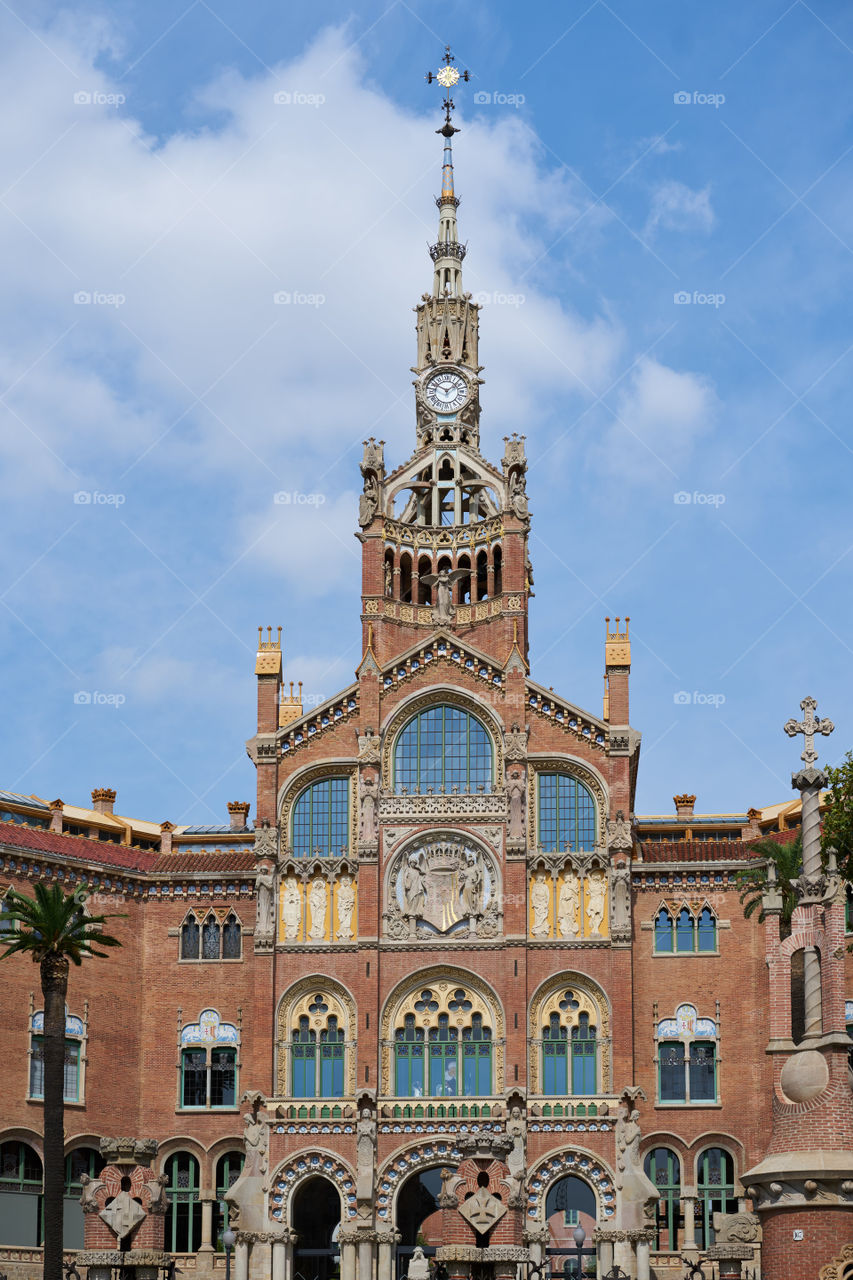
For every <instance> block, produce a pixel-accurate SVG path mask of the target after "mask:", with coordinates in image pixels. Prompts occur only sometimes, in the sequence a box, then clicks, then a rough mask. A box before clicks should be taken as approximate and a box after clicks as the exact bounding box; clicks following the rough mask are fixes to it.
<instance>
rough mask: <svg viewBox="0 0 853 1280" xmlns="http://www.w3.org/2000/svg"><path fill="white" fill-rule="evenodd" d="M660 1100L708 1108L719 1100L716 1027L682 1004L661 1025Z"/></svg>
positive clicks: (708, 1019)
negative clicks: (672, 1015)
mask: <svg viewBox="0 0 853 1280" xmlns="http://www.w3.org/2000/svg"><path fill="white" fill-rule="evenodd" d="M657 1038H658V1100H659V1101H660V1102H679V1103H685V1104H687V1103H692V1104H693V1105H694V1106H696V1105H698V1106H703V1105H707V1104H708V1103H709V1102H716V1101H717V1026H716V1023H715V1022H714V1020H713V1019H712V1018H697V1016H696V1010H695V1008H694V1007H693V1005H690V1004H683V1005H679V1007H678V1009H676V1011H675V1017H674V1018H663V1019H661V1021H660V1022H659V1023H658V1029H657Z"/></svg>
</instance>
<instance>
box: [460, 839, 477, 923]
mask: <svg viewBox="0 0 853 1280" xmlns="http://www.w3.org/2000/svg"><path fill="white" fill-rule="evenodd" d="M459 899H460V902H461V904H462V911H463V914H464V915H466V916H476V915H479V914H480V912H481V911H482V908H483V869H482V867H481V866H480V859H479V858H478V857H477V855H476V853H474V852H473V850H471V849H468V850H466V853H465V861H464V862H463V863H462V866H461V867H460V868H459Z"/></svg>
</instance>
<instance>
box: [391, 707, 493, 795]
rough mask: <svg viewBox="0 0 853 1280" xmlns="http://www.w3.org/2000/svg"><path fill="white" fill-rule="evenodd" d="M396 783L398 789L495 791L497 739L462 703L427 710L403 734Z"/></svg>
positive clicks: (396, 762)
mask: <svg viewBox="0 0 853 1280" xmlns="http://www.w3.org/2000/svg"><path fill="white" fill-rule="evenodd" d="M394 786H395V790H396V791H397V792H398V793H399V792H425V791H451V792H452V791H453V790H456V791H460V792H469V793H470V792H475V791H491V789H492V743H491V739H490V738H489V735H488V733H487V732H486V730H485V728H484V727H483V725H482V724H480V722H479V720H475V719H474V717H473V716H472V715H469V714H468V712H467V711H463V710H462V709H461V708H459V707H451V706H437V707H430V708H429V709H428V710H426V711H422V712H421V713H420V715H417V716H415V718H414V719H413V720H410V721H409V723H408V724H407V725H406V727H405V728H404V729H403V730H402V732H401V733H400V735H399V737H398V738H397V746H396V748H395V751H394Z"/></svg>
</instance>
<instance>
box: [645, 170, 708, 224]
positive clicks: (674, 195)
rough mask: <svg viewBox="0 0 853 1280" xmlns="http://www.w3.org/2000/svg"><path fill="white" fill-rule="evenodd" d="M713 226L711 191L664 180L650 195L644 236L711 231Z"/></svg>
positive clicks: (706, 188)
mask: <svg viewBox="0 0 853 1280" xmlns="http://www.w3.org/2000/svg"><path fill="white" fill-rule="evenodd" d="M713 225H714V211H713V209H712V208H711V188H710V187H703V188H702V189H701V191H694V190H693V189H692V188H691V187H688V186H685V184H684V183H683V182H675V181H671V180H670V181H667V182H663V183H661V184H660V186H658V187H656V188H655V191H654V193H653V194H652V201H651V207H650V209H649V216H648V218H647V220H646V227H645V234H646V235H651V234H653V233H654V232H655V231H657V230H658V228H662V229H663V230H665V231H710V230H711V228H712V227H713Z"/></svg>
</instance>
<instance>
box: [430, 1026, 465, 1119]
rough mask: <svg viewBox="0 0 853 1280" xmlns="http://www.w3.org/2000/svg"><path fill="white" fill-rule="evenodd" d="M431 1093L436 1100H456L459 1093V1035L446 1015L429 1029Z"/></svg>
mask: <svg viewBox="0 0 853 1280" xmlns="http://www.w3.org/2000/svg"><path fill="white" fill-rule="evenodd" d="M429 1091H430V1094H431V1095H432V1097H434V1098H455V1097H456V1095H457V1093H458V1092H459V1033H458V1031H457V1029H456V1027H451V1026H450V1020H449V1018H448V1016H447V1014H446V1013H442V1014H439V1018H438V1026H437V1027H430V1029H429Z"/></svg>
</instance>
